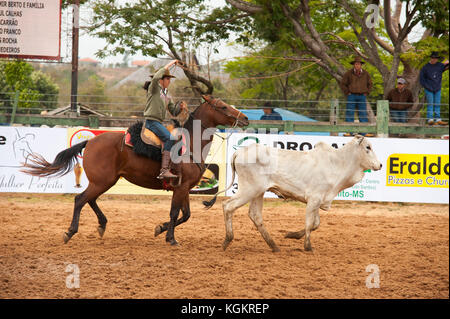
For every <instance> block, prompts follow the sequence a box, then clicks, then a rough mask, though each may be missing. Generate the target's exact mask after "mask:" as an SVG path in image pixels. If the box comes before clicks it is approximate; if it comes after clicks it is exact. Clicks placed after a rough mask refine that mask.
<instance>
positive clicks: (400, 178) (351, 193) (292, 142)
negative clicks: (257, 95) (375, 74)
mask: <svg viewBox="0 0 450 319" xmlns="http://www.w3.org/2000/svg"><path fill="white" fill-rule="evenodd" d="M351 139H352V137H334V136H329V137H328V136H306V135H305V136H302V135H277V134H245V133H234V134H232V135H231V136H230V137H229V139H228V145H227V185H230V183H231V176H232V174H231V166H230V162H231V157H232V155H233V153H234V152H235V151H236V150H237V149H239V148H242V147H245V146H247V145H249V144H251V143H259V144H262V145H267V146H271V147H276V148H281V149H289V150H293V151H307V150H311V149H313V147H314V145H315V144H316V143H318V142H320V141H323V142H325V143H328V144H330V145H331V146H333V147H335V148H339V147H342V146H343V145H344V144H345V143H347V142H348V141H350V140H351ZM370 142H371V143H372V146H373V150H374V152H375V154H376V155H377V157H378V160H380V161H381V163H382V164H383V168H382V169H381V170H380V171H376V172H375V171H369V172H366V173H365V175H364V177H363V179H362V181H361V182H359V183H357V184H355V185H354V186H353V187H351V188H347V189H345V190H343V191H341V192H340V193H339V194H338V195H337V197H336V198H335V199H336V200H357V201H386V202H416V203H445V204H448V203H449V198H448V196H449V141H448V140H426V139H397V138H370ZM296 165H301V163H292V169H293V170H295V166H296ZM237 189H238V177H236V178H235V180H234V183H233V187H232V188H230V189H229V190H228V191H227V193H226V195H227V196H232V195H233V194H234V193H236V191H237ZM265 197H272V198H277V196H276V195H275V194H273V193H271V192H266V194H265Z"/></svg>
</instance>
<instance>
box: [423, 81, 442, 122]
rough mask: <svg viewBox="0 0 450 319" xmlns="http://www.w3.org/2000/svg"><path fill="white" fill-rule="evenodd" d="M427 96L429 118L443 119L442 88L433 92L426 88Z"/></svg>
mask: <svg viewBox="0 0 450 319" xmlns="http://www.w3.org/2000/svg"><path fill="white" fill-rule="evenodd" d="M425 96H426V97H427V102H428V105H427V120H428V121H430V120H433V119H435V120H436V121H440V120H441V90H439V91H437V92H431V91H428V90H427V89H425Z"/></svg>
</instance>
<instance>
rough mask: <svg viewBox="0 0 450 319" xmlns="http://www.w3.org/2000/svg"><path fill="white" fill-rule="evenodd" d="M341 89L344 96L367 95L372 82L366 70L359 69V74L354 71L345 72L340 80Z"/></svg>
mask: <svg viewBox="0 0 450 319" xmlns="http://www.w3.org/2000/svg"><path fill="white" fill-rule="evenodd" d="M340 85H341V89H342V91H343V92H344V94H345V95H348V94H350V93H354V94H369V93H370V91H371V90H372V85H373V84H372V80H371V79H370V75H369V73H368V72H367V71H366V70H363V69H361V72H359V74H357V73H356V71H355V69H351V70H348V71H347V72H345V74H344V76H343V77H342V80H341V83H340Z"/></svg>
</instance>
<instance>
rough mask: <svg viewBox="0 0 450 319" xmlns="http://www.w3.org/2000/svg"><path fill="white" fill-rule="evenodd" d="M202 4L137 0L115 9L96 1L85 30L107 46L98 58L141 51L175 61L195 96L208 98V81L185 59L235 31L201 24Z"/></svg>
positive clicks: (104, 0)
mask: <svg viewBox="0 0 450 319" xmlns="http://www.w3.org/2000/svg"><path fill="white" fill-rule="evenodd" d="M203 2H204V1H202V0H184V1H181V0H170V1H169V0H168V1H151V0H137V1H134V2H133V3H127V4H124V5H118V4H115V3H114V1H107V0H96V1H94V2H93V4H92V8H93V10H94V16H93V21H92V25H91V26H89V27H88V28H87V29H88V32H90V33H91V34H92V35H94V36H97V37H99V38H102V39H105V40H106V42H107V46H106V47H105V48H104V49H103V50H102V51H101V52H99V53H98V56H99V57H104V56H106V55H109V54H112V55H115V54H118V53H120V54H123V53H125V52H128V53H130V54H134V53H137V52H138V51H140V52H141V53H142V54H143V55H146V56H151V57H159V56H163V55H165V56H168V57H169V58H171V59H178V60H180V61H183V62H184V67H183V71H184V73H185V75H186V76H187V78H188V79H189V82H190V86H191V88H192V90H193V91H194V92H195V93H196V94H197V95H200V94H211V93H212V92H213V86H212V84H211V81H210V80H209V78H207V77H205V76H202V75H200V74H199V73H198V72H196V71H195V70H194V69H193V68H192V67H191V66H190V65H189V61H188V60H187V56H188V54H190V52H192V51H194V50H195V49H196V48H198V47H199V46H200V45H204V44H207V43H215V42H216V40H217V38H216V35H217V34H219V36H220V37H225V36H228V33H229V32H230V30H236V27H230V28H229V29H222V30H220V28H219V27H217V26H215V24H214V23H212V24H202V23H201V21H200V19H202V17H204V16H206V15H207V14H208V13H211V12H210V9H209V7H208V6H206V5H204V4H203ZM226 11H229V9H227V10H226ZM212 16H214V12H212ZM210 28H211V29H214V33H212V32H211V31H210V30H209V29H210Z"/></svg>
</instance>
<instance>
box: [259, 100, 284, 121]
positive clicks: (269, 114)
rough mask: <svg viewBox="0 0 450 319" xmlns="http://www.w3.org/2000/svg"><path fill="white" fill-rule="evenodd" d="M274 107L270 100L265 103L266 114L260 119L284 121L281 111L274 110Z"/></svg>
mask: <svg viewBox="0 0 450 319" xmlns="http://www.w3.org/2000/svg"><path fill="white" fill-rule="evenodd" d="M273 109H274V107H273V106H272V105H271V104H270V102H267V103H266V104H264V106H263V111H264V115H262V116H261V118H260V120H272V121H282V120H283V118H282V117H281V115H280V113H278V112H276V111H274V110H273Z"/></svg>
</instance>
